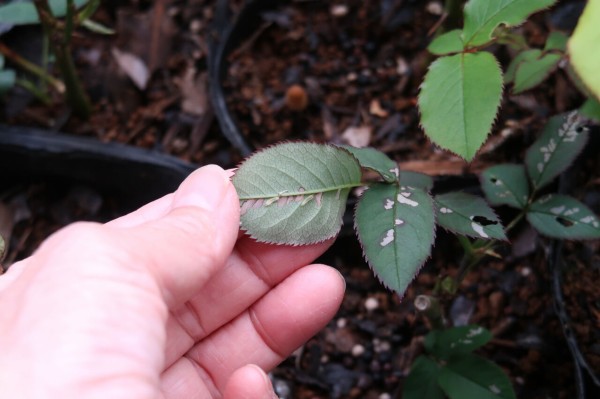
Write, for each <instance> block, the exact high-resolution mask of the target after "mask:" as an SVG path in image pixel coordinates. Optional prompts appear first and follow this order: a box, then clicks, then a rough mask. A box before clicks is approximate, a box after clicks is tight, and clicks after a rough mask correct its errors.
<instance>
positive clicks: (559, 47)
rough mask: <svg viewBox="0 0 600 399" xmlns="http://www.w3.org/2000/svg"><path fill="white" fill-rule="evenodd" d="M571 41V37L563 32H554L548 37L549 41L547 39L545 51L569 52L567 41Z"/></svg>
mask: <svg viewBox="0 0 600 399" xmlns="http://www.w3.org/2000/svg"><path fill="white" fill-rule="evenodd" d="M568 40H569V36H567V35H566V34H564V33H563V32H561V31H557V30H555V31H552V32H550V34H549V35H548V39H546V45H545V46H544V51H552V50H555V51H560V52H561V53H564V52H565V51H567V41H568Z"/></svg>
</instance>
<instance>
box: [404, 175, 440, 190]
mask: <svg viewBox="0 0 600 399" xmlns="http://www.w3.org/2000/svg"><path fill="white" fill-rule="evenodd" d="M400 183H401V184H402V185H403V186H409V187H416V188H420V189H421V190H424V191H427V192H430V191H431V189H432V188H433V178H432V177H431V176H429V175H426V174H425V173H420V172H413V171H412V170H401V171H400Z"/></svg>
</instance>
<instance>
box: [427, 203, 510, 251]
mask: <svg viewBox="0 0 600 399" xmlns="http://www.w3.org/2000/svg"><path fill="white" fill-rule="evenodd" d="M432 198H433V202H434V204H439V202H437V196H433V197H432ZM478 198H481V199H482V200H483V201H485V203H486V204H487V206H488V207H489V208H490V210H491V211H492V214H493V215H494V217H495V218H496V219H497V221H498V223H499V224H500V226H501V227H502V231H503V232H504V238H495V237H489V236H488V237H487V238H486V237H482V236H481V235H477V234H465V233H463V232H458V231H456V230H455V229H452V228H450V227H446V226H442V225H440V224H438V222H437V219H438V218H437V211H436V212H435V213H436V215H435V223H436V225H437V226H439V227H441V228H443V229H444V230H446V231H449V232H451V233H452V234H456V235H461V236H467V237H471V238H478V239H481V240H498V241H504V242H509V239H508V237H507V236H506V232H505V231H504V225H503V224H502V220H500V218H499V217H498V214H497V213H496V211H495V210H494V208H492V206H491V205H490V204H489V203H488V202H487V201H486V200H485V198H482V197H478ZM460 215H461V216H463V217H465V219H470V218H468V217H466V216H465V215H463V214H460ZM473 223H475V222H473ZM482 227H484V228H485V226H482Z"/></svg>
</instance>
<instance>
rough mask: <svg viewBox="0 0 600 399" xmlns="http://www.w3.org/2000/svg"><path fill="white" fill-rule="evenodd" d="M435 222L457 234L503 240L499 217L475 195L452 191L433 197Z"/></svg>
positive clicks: (503, 235)
mask: <svg viewBox="0 0 600 399" xmlns="http://www.w3.org/2000/svg"><path fill="white" fill-rule="evenodd" d="M434 201H435V207H436V211H437V212H436V213H437V224H438V225H440V226H442V227H443V228H445V229H447V230H450V231H452V232H454V233H457V234H462V235H466V236H469V237H476V238H481V239H496V240H505V239H506V235H505V234H504V229H503V228H502V223H501V222H500V219H498V217H497V216H496V214H495V213H494V211H493V210H492V208H490V206H489V205H488V204H487V203H486V202H485V201H484V200H483V198H480V197H477V196H475V195H471V194H467V193H462V192H453V193H448V194H441V195H438V196H436V197H435V199H434Z"/></svg>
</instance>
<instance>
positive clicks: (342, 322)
mask: <svg viewBox="0 0 600 399" xmlns="http://www.w3.org/2000/svg"><path fill="white" fill-rule="evenodd" d="M335 325H336V326H337V328H344V327H346V326H347V325H348V320H346V319H345V318H344V317H340V318H339V319H337V321H336V322H335Z"/></svg>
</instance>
